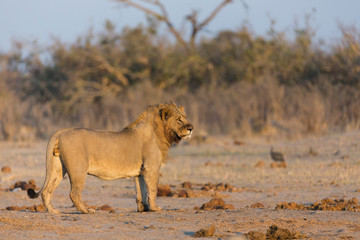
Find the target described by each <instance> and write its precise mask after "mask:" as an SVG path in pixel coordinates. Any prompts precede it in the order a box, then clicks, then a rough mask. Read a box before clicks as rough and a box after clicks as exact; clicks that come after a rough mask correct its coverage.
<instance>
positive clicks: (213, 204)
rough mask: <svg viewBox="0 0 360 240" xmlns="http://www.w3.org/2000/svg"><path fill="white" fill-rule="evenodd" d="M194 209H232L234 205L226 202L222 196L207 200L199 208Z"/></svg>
mask: <svg viewBox="0 0 360 240" xmlns="http://www.w3.org/2000/svg"><path fill="white" fill-rule="evenodd" d="M195 209H201V210H215V209H223V210H226V209H234V206H233V205H231V204H226V203H225V201H224V200H223V199H222V198H213V199H211V200H210V201H209V202H207V203H204V204H203V205H202V206H201V207H200V208H198V207H195Z"/></svg>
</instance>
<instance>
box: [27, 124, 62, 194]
mask: <svg viewBox="0 0 360 240" xmlns="http://www.w3.org/2000/svg"><path fill="white" fill-rule="evenodd" d="M66 130H67V129H63V130H60V131H57V132H56V133H54V135H53V136H52V137H51V138H50V140H49V142H48V145H47V148H46V177H45V182H44V185H43V186H42V188H41V189H40V191H38V192H35V190H34V189H32V188H29V189H28V190H27V194H28V196H29V197H30V198H37V197H38V196H40V194H41V193H42V192H43V190H44V189H45V188H46V187H47V185H48V183H49V179H50V173H51V169H52V167H53V158H54V157H59V155H60V151H59V137H60V134H61V133H63V132H64V131H66Z"/></svg>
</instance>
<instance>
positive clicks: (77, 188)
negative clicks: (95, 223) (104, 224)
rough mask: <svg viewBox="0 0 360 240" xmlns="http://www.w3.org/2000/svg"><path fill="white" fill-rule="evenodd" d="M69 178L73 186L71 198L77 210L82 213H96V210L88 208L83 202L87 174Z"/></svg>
mask: <svg viewBox="0 0 360 240" xmlns="http://www.w3.org/2000/svg"><path fill="white" fill-rule="evenodd" d="M69 177H70V184H71V190H70V198H71V201H72V202H73V203H74V205H75V207H76V208H77V210H79V211H80V212H81V213H95V210H94V209H91V208H87V207H86V205H85V204H84V202H83V201H82V200H81V192H82V189H83V187H84V184H85V178H86V174H79V175H76V176H72V175H70V174H69Z"/></svg>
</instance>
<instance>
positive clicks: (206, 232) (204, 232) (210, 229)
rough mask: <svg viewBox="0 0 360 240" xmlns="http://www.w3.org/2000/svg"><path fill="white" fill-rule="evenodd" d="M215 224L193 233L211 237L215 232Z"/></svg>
mask: <svg viewBox="0 0 360 240" xmlns="http://www.w3.org/2000/svg"><path fill="white" fill-rule="evenodd" d="M215 230H216V229H215V226H214V225H211V226H210V227H208V228H202V229H200V230H199V231H197V232H196V233H195V234H194V237H197V238H200V237H212V236H213V235H214V233H215Z"/></svg>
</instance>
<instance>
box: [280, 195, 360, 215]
mask: <svg viewBox="0 0 360 240" xmlns="http://www.w3.org/2000/svg"><path fill="white" fill-rule="evenodd" d="M358 203H359V200H358V199H357V198H355V197H354V198H352V199H350V200H347V201H346V200H345V199H330V198H325V199H323V200H321V201H319V202H316V203H314V204H311V205H310V206H305V205H303V204H297V203H295V202H289V203H287V202H283V203H279V204H277V205H276V207H275V209H276V210H279V209H293V210H319V211H352V212H359V211H360V205H359V204H358Z"/></svg>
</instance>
